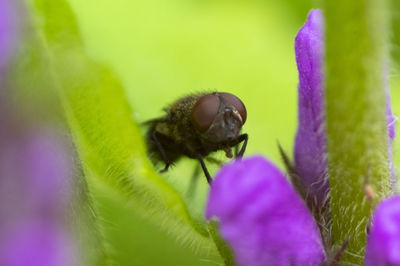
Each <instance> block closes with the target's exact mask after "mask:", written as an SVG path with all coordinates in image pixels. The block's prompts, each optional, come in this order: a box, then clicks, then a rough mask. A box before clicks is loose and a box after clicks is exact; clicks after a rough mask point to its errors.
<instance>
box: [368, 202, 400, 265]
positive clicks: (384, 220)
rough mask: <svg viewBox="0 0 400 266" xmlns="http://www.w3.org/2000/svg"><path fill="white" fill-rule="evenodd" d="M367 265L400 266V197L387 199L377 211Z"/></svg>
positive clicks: (369, 242) (369, 240) (369, 243)
mask: <svg viewBox="0 0 400 266" xmlns="http://www.w3.org/2000/svg"><path fill="white" fill-rule="evenodd" d="M365 265H366V266H380V265H382V266H384V265H400V196H395V197H392V198H389V199H386V200H385V201H383V202H381V203H380V204H379V206H378V208H377V209H376V211H375V215H374V218H373V224H372V229H371V232H370V235H369V238H368V244H367V251H366V255H365Z"/></svg>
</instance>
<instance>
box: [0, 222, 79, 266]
mask: <svg viewBox="0 0 400 266" xmlns="http://www.w3.org/2000/svg"><path fill="white" fill-rule="evenodd" d="M74 255H75V254H74V252H73V245H72V243H71V241H70V239H69V236H68V235H66V233H65V232H64V231H63V230H62V228H60V227H59V226H57V225H56V224H55V223H52V222H49V221H34V220H32V221H30V222H28V223H26V222H25V223H23V224H16V225H14V227H12V228H10V229H9V231H8V232H7V233H6V236H5V237H3V238H2V241H1V243H0V265H7V266H27V265H29V266H73V265H76V262H74V260H76V258H75V256H74Z"/></svg>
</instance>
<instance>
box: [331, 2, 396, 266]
mask: <svg viewBox="0 0 400 266" xmlns="http://www.w3.org/2000/svg"><path fill="white" fill-rule="evenodd" d="M385 4H386V1H384V0H352V1H348V0H337V1H332V0H324V12H325V13H324V14H325V19H326V36H325V38H326V97H327V98H326V104H327V139H328V143H327V145H328V160H329V181H330V188H331V206H332V236H333V241H334V244H336V245H341V244H342V243H343V242H344V241H345V240H346V239H349V240H350V243H349V246H348V248H347V250H346V253H345V255H344V257H343V260H344V261H345V262H351V263H356V264H359V265H361V264H362V261H363V257H364V251H365V244H366V226H367V222H368V221H369V219H370V215H371V213H372V211H373V208H374V204H371V202H369V201H368V200H367V197H366V194H365V192H364V191H365V186H366V184H368V185H369V186H370V187H372V189H373V191H374V192H375V194H376V196H375V198H374V202H378V201H379V199H380V198H382V197H383V196H384V195H385V194H387V193H388V192H389V190H390V188H389V171H388V161H387V160H388V155H387V153H388V151H387V143H388V142H387V129H386V116H385V92H384V80H383V64H384V60H385V56H386V50H387V49H386V45H385V44H386V38H387V36H386V29H387V24H386V22H387V21H386V20H387V16H386V13H385V11H386V9H385V8H386V6H385Z"/></svg>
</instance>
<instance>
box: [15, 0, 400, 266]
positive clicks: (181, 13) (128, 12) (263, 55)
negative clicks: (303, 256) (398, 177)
mask: <svg viewBox="0 0 400 266" xmlns="http://www.w3.org/2000/svg"><path fill="white" fill-rule="evenodd" d="M32 2H35V1H32ZM39 2H40V1H39ZM42 2H44V3H45V2H46V1H42ZM64 4H65V5H66V6H67V7H65V6H64V5H59V6H58V7H56V8H57V9H60V10H61V9H69V8H70V11H72V13H71V14H72V19H73V20H74V21H75V23H76V26H77V31H78V32H79V35H80V38H81V41H82V47H83V51H82V53H83V54H84V55H85V57H86V58H89V59H90V60H93V61H95V62H96V63H98V64H101V65H103V66H105V67H107V68H108V69H110V71H111V72H112V73H113V75H114V76H115V78H116V79H117V80H118V81H119V82H120V83H121V85H122V87H123V92H124V95H125V97H126V99H127V101H128V103H129V106H130V107H131V108H132V110H133V113H132V116H131V117H130V119H131V120H132V121H134V122H136V123H137V124H138V126H139V128H140V131H141V132H142V133H143V134H144V132H145V131H146V127H145V126H144V125H142V123H143V122H145V121H146V120H149V119H152V118H154V117H157V116H160V115H162V114H163V112H162V108H163V107H165V106H167V105H168V104H170V103H172V102H173V101H174V100H176V99H177V98H179V97H182V96H184V95H187V94H189V93H192V92H199V91H213V90H218V91H226V92H231V93H233V94H235V95H237V96H238V97H239V98H241V99H242V101H243V102H244V103H245V105H246V108H247V112H248V120H247V122H246V125H245V126H244V128H243V131H244V132H246V133H248V134H249V143H248V148H247V151H246V155H250V154H256V153H258V154H263V155H265V156H267V157H268V158H269V159H271V160H272V161H273V162H275V163H276V164H278V165H279V166H280V167H281V168H282V169H283V164H282V162H281V159H280V155H279V152H278V148H277V143H278V142H279V143H280V144H281V145H282V147H283V148H284V149H285V150H286V151H287V153H288V154H289V155H291V154H292V147H293V141H294V136H295V132H296V126H297V122H296V120H297V82H298V77H297V68H296V61H295V56H294V37H295V35H296V33H297V31H298V30H299V28H300V27H301V26H302V24H303V23H304V21H305V19H306V17H307V13H308V12H309V10H310V9H312V8H318V7H319V5H318V2H317V1H312V0H282V1H272V0H271V1H261V0H251V1H244V0H235V1H225V0H220V1H209V0H203V1H200V0H169V1H162V0H147V1H136V0H112V1H111V0H85V1H81V0H67V1H65V3H64ZM391 4H392V5H393V8H391V10H392V14H391V17H390V19H389V20H390V23H391V35H390V41H391V44H390V48H391V54H392V60H391V62H390V63H389V77H388V78H389V81H390V87H391V95H392V104H393V109H394V113H395V115H398V114H399V113H400V72H399V68H398V63H397V61H398V62H400V59H398V57H399V56H398V55H399V54H400V53H399V52H398V51H399V50H400V49H399V47H400V46H399V45H400V37H399V36H400V33H399V32H398V31H399V28H400V27H396V25H398V23H399V21H400V20H399V13H400V8H399V7H398V5H399V4H398V3H396V0H393V3H391ZM43 5H45V4H43ZM35 8H36V7H35V5H34V4H32V3H31V2H30V1H28V4H27V5H26V6H25V5H23V4H22V3H21V5H20V8H19V10H20V11H19V12H20V15H21V14H23V15H21V16H20V18H21V22H20V25H22V26H21V27H20V28H21V36H22V37H21V42H25V44H24V43H22V44H21V45H20V46H19V48H18V51H17V53H16V57H15V60H14V62H13V65H12V67H13V70H12V71H10V74H8V75H9V76H10V77H11V79H13V84H14V86H15V87H16V88H18V90H17V91H18V93H17V94H18V98H20V99H22V100H23V102H24V103H25V104H24V107H23V108H25V109H26V110H28V112H31V111H32V110H35V112H37V117H40V119H41V120H42V119H44V120H46V121H51V123H55V124H57V125H63V124H64V119H63V118H60V117H62V116H63V113H64V109H63V108H62V107H61V106H62V105H61V104H60V102H59V100H55V99H57V98H58V96H57V92H55V91H57V90H54V88H53V87H54V84H53V83H52V82H50V81H49V79H51V76H52V75H53V73H52V70H51V69H50V70H49V69H48V67H47V65H46V63H43V61H44V60H45V58H47V57H48V55H47V54H46V52H45V49H43V47H46V45H45V44H43V36H42V35H43V34H42V33H41V32H40V30H38V28H40V25H41V24H42V23H43V21H42V18H41V17H40V15H37V13H35V11H34V10H35ZM56 13H57V12H56ZM22 18H23V19H22ZM38 25H39V26H38ZM60 25H63V23H60ZM60 32H61V35H62V30H61V31H60ZM54 36H58V32H57V31H55V32H54ZM58 37H59V36H58ZM61 38H62V36H61V37H60V39H61ZM56 42H57V40H56ZM52 60H57V58H53V59H52ZM65 71H68V69H66V70H65ZM77 82H79V80H78V81H77ZM27 84H29V85H27ZM32 84H34V85H35V86H37V87H40V90H39V89H36V88H34V86H33V85H32ZM100 84H101V83H100ZM88 86H90V84H89V85H88ZM38 91H39V92H40V93H38ZM103 107H104V106H103ZM99 108H102V106H101V105H100V106H99ZM84 111H85V110H82V112H84ZM33 121H35V119H33ZM111 125H112V124H111ZM60 127H63V126H60ZM65 130H66V131H67V132H68V127H65ZM93 130H96V128H94V129H93ZM109 130H110V131H115V132H117V133H115V134H118V130H123V129H120V128H110V129H109ZM66 134H68V133H66ZM121 134H122V132H121ZM100 137H101V136H100ZM140 145H143V143H140V144H139V143H138V146H140ZM399 145H400V144H399V141H395V149H394V153H395V161H394V164H395V166H399V165H400V157H399V155H398V150H399ZM75 156H77V155H75ZM215 157H216V158H218V159H224V153H217V154H216V155H215ZM86 163H88V162H86V161H85V160H81V161H80V162H79V164H80V165H83V167H82V168H85V164H86ZM196 163H197V162H195V161H192V160H189V159H182V160H181V161H179V162H178V163H177V164H176V165H175V166H174V167H172V168H171V170H170V171H168V172H167V173H165V174H162V175H161V177H162V178H163V179H165V180H166V181H167V182H168V183H169V184H170V185H171V186H172V187H173V188H174V189H176V190H177V191H178V193H179V195H180V196H181V197H182V198H183V200H184V202H185V204H186V205H187V208H188V211H189V213H190V215H192V216H193V217H194V219H195V220H198V221H202V220H203V213H204V204H205V201H206V198H207V191H208V185H207V183H206V181H205V178H204V177H203V176H202V174H201V175H200V176H199V178H198V179H197V182H196V184H197V185H196V191H195V193H193V194H191V195H188V193H187V192H188V186H189V181H190V179H191V176H192V173H193V171H194V169H195V165H196ZM208 165H209V167H210V169H211V171H212V173H215V171H217V166H212V165H211V164H208ZM138 175H140V173H138ZM84 177H85V173H82V174H81V175H80V176H79V175H78V178H84ZM90 182H92V184H89V190H88V191H85V189H81V188H79V189H78V190H79V191H83V192H80V193H87V195H86V196H82V195H81V194H79V195H78V196H77V197H79V198H80V200H82V202H81V203H78V205H79V204H89V206H90V205H91V204H93V205H94V206H95V207H94V209H95V211H94V213H95V214H93V215H92V216H93V217H91V218H85V219H83V220H84V221H83V223H86V225H85V226H81V227H80V228H81V229H80V231H79V232H84V231H87V230H86V229H87V228H90V227H91V223H93V224H98V225H97V226H98V227H99V232H92V233H93V234H99V235H100V237H94V239H98V238H100V239H101V240H94V242H96V241H100V242H102V244H100V246H102V247H103V248H104V249H105V250H106V252H104V253H107V255H102V254H103V252H102V251H99V252H92V251H90V250H91V249H92V246H91V245H93V246H95V245H96V244H93V243H92V242H90V241H88V243H86V242H84V243H85V244H84V245H87V246H86V247H84V248H83V249H81V252H82V253H90V254H92V255H90V256H93V257H94V258H92V259H91V261H93V264H107V263H106V262H105V261H107V259H108V258H106V259H104V260H103V259H98V258H96V257H111V260H112V261H113V263H114V264H115V265H215V264H217V265H218V264H221V263H222V261H221V258H220V257H219V255H218V254H216V253H215V251H212V250H211V249H210V250H209V251H207V248H206V250H205V251H204V250H203V249H202V248H200V247H198V246H197V244H191V242H190V240H189V241H186V240H185V239H179V238H178V239H176V237H175V236H174V233H171V232H170V231H169V230H164V229H162V228H161V227H160V226H158V224H157V223H154V222H148V221H147V219H146V218H143V217H142V216H141V215H140V212H141V211H138V212H135V211H133V210H135V209H136V208H138V209H140V208H143V206H142V207H138V206H137V205H135V204H136V203H132V202H126V201H124V200H123V199H121V198H120V197H119V196H118V195H115V194H116V192H115V191H113V190H112V189H110V188H108V187H105V186H104V185H101V184H96V181H89V183H90ZM93 182H94V183H93ZM78 183H79V182H78ZM79 184H80V183H79ZM83 186H85V185H83ZM233 196H234V195H233ZM87 198H89V200H88V199H87ZM87 201H89V203H87ZM77 209H78V210H79V211H78V212H77V213H76V214H75V215H76V216H79V215H80V214H79V213H85V214H86V216H90V215H87V213H86V212H87V211H88V210H89V209H91V208H80V207H77ZM138 213H139V214H138ZM145 216H146V215H145ZM71 217H72V218H71V219H77V220H80V218H76V217H75V216H74V215H71ZM74 217H75V218H74ZM160 223H162V221H160ZM82 228H83V229H82ZM176 230H178V231H179V228H176ZM89 231H90V230H89ZM181 238H184V237H183V236H182V237H181ZM188 238H189V236H188ZM91 243H92V244H91ZM96 243H97V242H96ZM81 245H82V244H81ZM99 249H101V248H99ZM82 256H84V255H82Z"/></svg>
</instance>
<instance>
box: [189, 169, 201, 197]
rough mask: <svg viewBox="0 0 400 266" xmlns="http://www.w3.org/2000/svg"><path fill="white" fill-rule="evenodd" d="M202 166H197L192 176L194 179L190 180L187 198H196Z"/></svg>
mask: <svg viewBox="0 0 400 266" xmlns="http://www.w3.org/2000/svg"><path fill="white" fill-rule="evenodd" d="M200 169H201V168H200V165H198V164H196V166H195V169H194V171H193V174H192V178H191V179H190V183H189V189H188V191H187V196H188V197H190V198H193V197H194V193H195V192H196V190H195V188H196V181H197V178H198V177H199V174H200Z"/></svg>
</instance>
